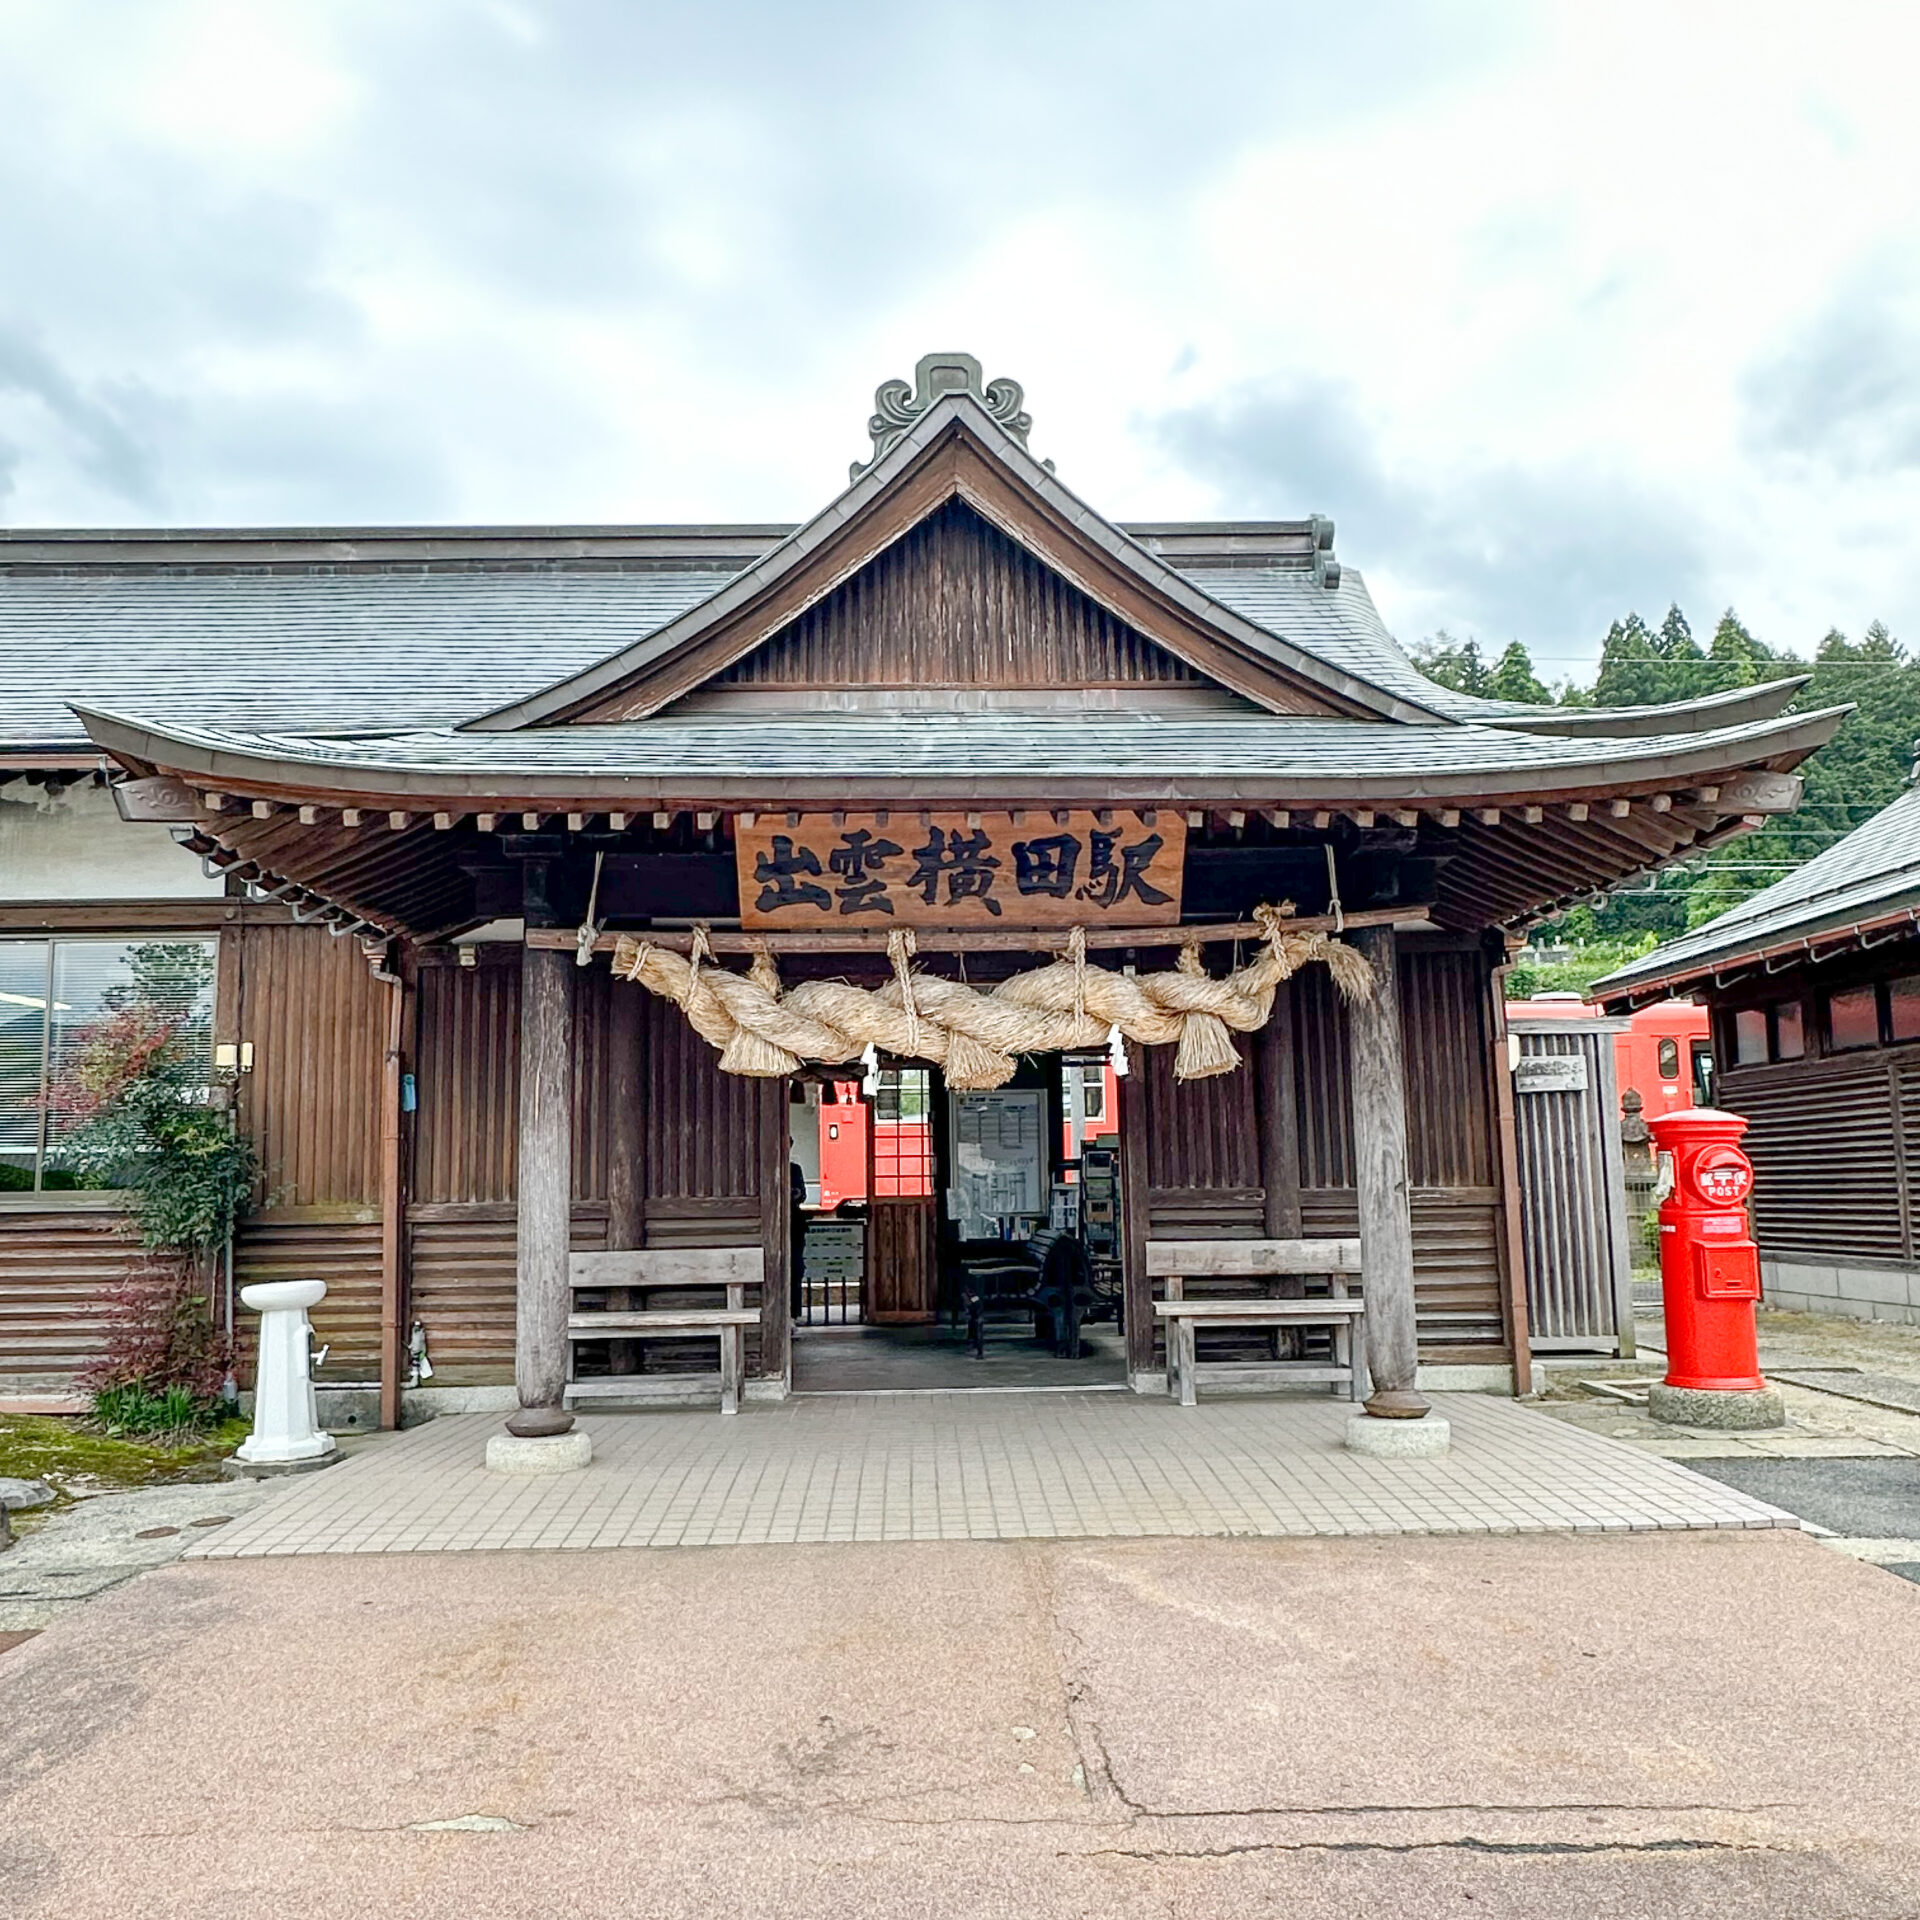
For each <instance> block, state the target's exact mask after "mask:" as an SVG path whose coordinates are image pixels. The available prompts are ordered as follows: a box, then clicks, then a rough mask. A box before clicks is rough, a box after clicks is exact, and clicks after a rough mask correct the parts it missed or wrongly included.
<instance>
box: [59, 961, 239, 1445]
mask: <svg viewBox="0 0 1920 1920" xmlns="http://www.w3.org/2000/svg"><path fill="white" fill-rule="evenodd" d="M132 960H133V979H132V982H131V983H130V984H129V985H127V986H124V987H119V988H115V989H113V990H112V992H111V994H110V995H109V997H108V999H107V1003H106V1009H105V1012H104V1013H103V1015H102V1017H101V1018H100V1019H99V1020H97V1021H96V1022H94V1023H93V1025H91V1026H90V1027H88V1028H86V1029H85V1031H83V1032H82V1033H80V1034H79V1035H77V1036H76V1038H75V1040H74V1041H73V1043H72V1045H71V1046H70V1047H68V1048H67V1049H66V1052H65V1057H64V1059H63V1060H62V1063H61V1070H60V1073H59V1075H58V1076H57V1078H56V1079H55V1081H54V1083H53V1085H52V1086H51V1087H50V1088H49V1090H48V1096H47V1104H48V1109H49V1113H50V1116H51V1118H52V1121H53V1126H54V1131H55V1132H56V1134H57V1136H58V1139H59V1143H60V1152H61V1157H62V1158H63V1159H64V1160H65V1161H67V1162H68V1164H69V1165H71V1166H73V1167H74V1168H75V1169H77V1170H78V1171H79V1172H80V1173H82V1174H83V1175H84V1176H85V1177H86V1178H87V1180H88V1183H89V1184H91V1185H95V1186H105V1187H114V1188H120V1189H123V1190H131V1193H132V1211H133V1216H134V1223H135V1226H136V1228H137V1230H138V1232H139V1236H140V1244H141V1247H142V1248H143V1249H144V1251H145V1254H146V1258H145V1260H143V1261H142V1262H141V1263H140V1265H139V1266H138V1267H136V1268H135V1270H134V1271H133V1272H132V1273H131V1274H130V1275H129V1276H128V1278H127V1279H126V1280H125V1281H124V1282H123V1283H122V1284H121V1285H120V1286H118V1287H115V1288H112V1289H110V1290H109V1292H108V1293H107V1295H106V1300H105V1306H106V1321H107V1341H106V1348H105V1351H104V1352H103V1353H102V1354H101V1356H100V1358H99V1359H98V1360H97V1361H95V1362H94V1363H93V1364H92V1365H91V1366H90V1367H89V1368H88V1369H87V1370H86V1372H85V1374H84V1376H83V1383H84V1384H85V1385H86V1386H87V1387H89V1388H90V1389H91V1390H92V1391H93V1393H94V1395H95V1405H96V1408H97V1409H98V1408H101V1406H102V1399H101V1396H103V1395H105V1396H108V1398H109V1399H111V1400H114V1401H115V1402H116V1403H118V1402H123V1401H125V1400H126V1399H127V1398H128V1396H133V1397H135V1398H138V1397H140V1396H147V1397H160V1396H165V1395H167V1394H169V1393H170V1392H174V1391H176V1390H177V1391H178V1393H179V1394H181V1395H185V1396H191V1398H192V1400H194V1401H196V1402H200V1403H203V1404H206V1405H209V1406H210V1405H211V1403H212V1402H213V1401H214V1399H215V1398H216V1397H217V1396H218V1394H219V1392H220V1387H221V1382H222V1380H223V1378H224V1376H225V1374H226V1371H227V1365H228V1361H229V1353H228V1343H227V1340H226V1338H225V1336H224V1335H222V1334H220V1333H219V1332H218V1331H217V1330H216V1329H215V1327H214V1324H213V1317H212V1314H211V1312H210V1311H209V1307H208V1292H209V1287H208V1282H209V1280H210V1278H211V1274H212V1268H213V1263H214V1261H215V1259H216V1258H217V1257H218V1255H219V1254H220V1252H221V1251H222V1250H223V1249H224V1248H225V1246H226V1245H227V1242H228V1241H229V1239H230V1238H231V1237H232V1234H233V1230H234V1227H235V1225H236V1224H237V1223H238V1221H239V1219H240V1216H241V1215H242V1213H243V1212H244V1211H245V1209H246V1207H247V1204H248V1201H249V1199H250V1198H251V1195H252V1190H253V1180H254V1175H255V1171H256V1167H257V1164H258V1163H257V1161H256V1160H255V1157H254V1153H253V1147H252V1144H251V1142H249V1141H248V1140H247V1139H245V1138H244V1137H243V1136H241V1135H239V1134H237V1133H236V1132H235V1131H234V1128H233V1126H232V1123H231V1121H230V1119H229V1117H228V1115H227V1113H226V1112H225V1111H224V1110H223V1109H222V1108H221V1107H219V1106H217V1105H215V1104H212V1103H211V1102H210V1101H209V1099H208V1091H209V1089H208V1085H207V1082H208V1073H207V1067H206V1052H205V1047H204V1044H203V1043H204V1040H205V1028H204V1025H203V1024H202V1023H201V1022H200V1021H199V1020H197V1019H196V1017H195V1016H194V1014H193V1012H192V1011H191V1009H192V1007H193V1006H194V1005H195V1002H196V994H197V991H198V990H199V989H202V988H203V987H204V986H205V985H206V984H207V981H206V979H205V978H204V977H203V975H202V974H201V972H200V971H199V970H200V969H205V970H206V971H207V972H210V964H209V963H208V962H207V961H206V960H205V958H204V956H201V955H199V954H198V953H197V952H196V951H195V950H193V949H185V950H184V951H183V949H182V948H181V947H180V946H179V945H177V944H176V945H168V944H167V943H161V942H156V943H153V944H151V945H148V946H140V947H135V948H134V949H133V954H132Z"/></svg>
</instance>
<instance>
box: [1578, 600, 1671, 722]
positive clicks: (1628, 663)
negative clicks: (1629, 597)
mask: <svg viewBox="0 0 1920 1920" xmlns="http://www.w3.org/2000/svg"><path fill="white" fill-rule="evenodd" d="M1665 688H1666V673H1665V663H1664V662H1663V661H1662V660H1661V658H1660V655H1659V654H1658V653H1657V652H1656V651H1655V649H1654V644H1653V635H1652V634H1650V633H1649V632H1648V631H1647V623H1646V622H1645V621H1644V620H1642V619H1641V618H1640V616H1639V615H1638V614H1637V613H1630V614H1628V615H1627V617H1626V618H1625V619H1624V620H1616V621H1615V622H1614V623H1613V625H1612V626H1611V627H1609V628H1608V629H1607V637H1606V639H1605V640H1603V641H1602V642H1601V643H1600V672H1599V675H1598V677H1597V678H1596V679H1595V680H1594V683H1593V702H1594V705H1595V706H1598V707H1644V706H1651V705H1654V704H1656V703H1657V702H1659V701H1661V700H1664V699H1666V697H1667V694H1666V691H1665Z"/></svg>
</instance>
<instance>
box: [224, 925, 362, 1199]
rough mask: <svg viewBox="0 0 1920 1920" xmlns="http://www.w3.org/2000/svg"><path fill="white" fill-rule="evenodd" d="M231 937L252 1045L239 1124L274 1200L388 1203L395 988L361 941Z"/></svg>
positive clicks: (252, 932) (240, 1018)
mask: <svg viewBox="0 0 1920 1920" xmlns="http://www.w3.org/2000/svg"><path fill="white" fill-rule="evenodd" d="M227 938H228V940H229V942H230V943H231V947H230V951H229V954H228V955H227V956H226V964H227V965H228V967H229V968H230V969H232V972H233V978H234V981H235V985H236V988H237V996H236V997H237V1001H238V1011H237V1016H236V1017H237V1026H236V1030H235V1034H234V1037H235V1038H236V1039H239V1040H247V1041H251V1042H252V1043H253V1070H252V1071H251V1072H250V1073H247V1074H244V1075H242V1076H241V1080H240V1091H239V1114H240V1124H241V1125H242V1126H243V1127H244V1128H245V1129H246V1130H247V1131H248V1132H249V1133H251V1135H252V1136H253V1140H254V1144H255V1146H256V1148H257V1149H258V1151H259V1154H260V1160H261V1168H262V1173H261V1190H262V1198H263V1201H264V1202H266V1203H270V1204H271V1205H273V1206H276V1207H310V1206H337V1205H342V1204H352V1203H367V1204H371V1203H373V1202H375V1201H377V1200H378V1198H379V1192H380V1107H379V1100H380V1088H381V1081H382V1073H383V1068H384V1056H385V1051H386V1013H387V993H388V989H387V987H386V986H385V985H384V984H383V983H382V982H380V981H378V980H376V979H374V978H373V975H372V973H371V971H370V970H369V968H368V966H367V963H366V961H365V959H364V958H362V956H361V953H360V948H359V943H358V942H357V941H354V940H336V939H334V938H333V937H332V936H331V935H330V934H328V933H327V932H326V931H325V929H324V928H320V927H286V926H273V927H260V926H253V927H247V928H244V929H242V930H240V931H238V932H235V933H232V934H230V935H228V936H227Z"/></svg>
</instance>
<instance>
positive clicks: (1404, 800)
mask: <svg viewBox="0 0 1920 1920" xmlns="http://www.w3.org/2000/svg"><path fill="white" fill-rule="evenodd" d="M74 711H75V712H76V713H77V714H78V715H79V717H80V719H81V722H82V724H83V725H85V727H86V729H87V732H88V734H89V736H90V737H91V738H92V739H93V740H94V741H95V742H97V743H98V745H99V746H101V747H102V748H103V749H105V750H106V751H107V752H109V753H111V754H112V755H113V756H114V757H115V758H116V759H118V760H120V761H122V762H123V763H124V764H127V765H129V766H137V767H140V768H143V769H144V768H154V767H159V768H164V769H166V770H167V771H169V772H173V773H177V774H180V775H182V776H183V777H185V778H186V779H188V780H189V781H192V782H197V783H198V784H200V785H202V786H208V787H217V788H218V789H219V790H221V791H233V792H236V793H253V794H257V795H259V796H261V797H287V796H294V795H299V796H308V797H313V798H322V797H325V798H328V799H333V800H336V801H340V802H344V803H345V804H348V805H353V804H357V803H358V802H360V801H363V800H364V801H369V802H373V803H376V804H379V805H383V806H386V805H391V804H393V803H395V802H397V801H402V800H404V801H407V802H409V803H411V804H412V805H414V806H416V807H418V806H420V805H421V804H422V803H424V802H425V801H427V800H429V799H443V800H446V801H448V802H456V801H464V802H467V803H473V802H477V801H482V800H485V801H491V802H494V803H495V804H496V805H498V806H499V807H501V808H503V809H506V810H511V802H513V801H516V800H520V799H525V800H528V801H540V802H545V803H549V804H552V805H557V804H558V803H560V802H563V801H567V800H583V801H584V800H598V801H599V802H600V803H601V804H602V805H605V804H607V803H609V802H615V803H620V804H623V805H626V806H629V807H632V808H635V809H638V807H639V806H640V805H641V803H642V802H644V801H649V800H659V799H666V798H671V799H674V800H677V801H680V802H682V803H685V804H688V805H707V806H714V807H720V808H726V807H737V806H767V805H769V804H770V802H772V801H773V800H774V799H775V798H776V797H777V799H778V800H779V801H780V802H793V803H798V804H813V803H817V802H825V803H830V804H833V805H847V804H855V803H872V804H876V805H886V804H892V803H896V802H903V801H908V800H918V801H921V802H926V801H933V800H955V801H971V800H980V801H987V802H998V803H1000V804H1022V803H1025V802H1029V801H1032V802H1038V803H1054V804H1064V803H1066V802H1068V801H1070V800H1074V799H1078V798H1080V797H1082V796H1085V797H1088V798H1090V799H1091V798H1097V799H1100V800H1103V801H1113V802H1118V803H1120V804H1123V805H1126V804H1135V803H1137V804H1141V805H1179V804H1183V803H1192V804H1195V805H1229V804H1242V803H1245V804H1257V805H1261V806H1286V805H1287V804H1288V803H1289V802H1293V801H1298V802H1312V803H1313V804H1315V805H1316V806H1327V805H1332V806H1339V805H1341V804H1343V803H1348V802H1351V803H1353V804H1356V805H1365V804H1367V803H1369V802H1377V803H1382V804H1384V803H1390V802H1397V803H1399V804H1401V805H1403V806H1404V805H1418V804H1421V803H1431V804H1442V803H1444V804H1458V805H1463V806H1464V805H1472V804H1483V805H1492V804H1499V803H1501V802H1507V801H1518V800H1526V801H1545V800H1554V801H1558V800H1563V799H1564V800H1570V801H1572V800H1580V799H1582V798H1588V797H1604V796H1606V795H1608V794H1610V793H1615V792H1620V791H1623V790H1624V791H1638V792H1648V791H1653V790H1657V789H1660V788H1663V787H1688V786H1693V787H1698V786H1702V785H1710V784H1713V783H1714V782H1715V781H1716V779H1717V778H1725V777H1726V776H1729V775H1731V774H1734V773H1737V772H1740V771H1743V770H1752V769H1756V768H1766V769H1770V770H1772V771H1776V772H1784V771H1788V770H1790V769H1791V768H1793V767H1794V766H1796V765H1798V764H1799V762H1800V761H1802V760H1804V759H1805V758H1806V757H1807V755H1808V754H1810V753H1812V752H1813V751H1815V750H1816V749H1817V748H1819V747H1821V746H1823V745H1825V743H1826V742H1827V741H1828V740H1830V739H1831V738H1832V737H1833V734H1834V733H1835V731H1836V730H1837V729H1838V727H1839V725H1840V722H1841V721H1842V720H1843V719H1844V718H1845V716H1846V715H1847V713H1849V712H1850V711H1851V709H1850V708H1848V707H1835V708H1831V709H1828V710H1826V711H1823V712H1819V713H1810V714H1801V715H1796V716H1794V717H1793V718H1792V719H1790V720H1786V721H1783V722H1780V723H1778V724H1773V725H1760V726H1754V727H1747V728H1735V729H1725V730H1723V731H1722V732H1720V733H1719V734H1717V735H1702V736H1700V737H1699V738H1698V739H1697V740H1687V741H1686V742H1685V743H1684V744H1681V745H1675V744H1673V743H1671V742H1668V743H1665V744H1664V750H1663V751H1660V752H1657V753H1640V754H1634V753H1624V754H1618V755H1610V756H1608V757H1607V758H1605V759H1600V760H1594V759H1586V758H1583V757H1580V756H1578V755H1577V754H1570V755H1569V757H1568V759H1566V760H1564V761H1545V762H1541V761H1533V762H1529V763H1527V764H1523V765H1520V766H1511V765H1509V766H1500V765H1497V764H1488V765H1484V766H1468V767H1463V768H1458V769H1453V770H1449V771H1446V772H1435V771H1431V770H1429V771H1426V772H1421V771H1417V770H1416V771H1408V770H1405V769H1402V770H1389V771H1386V772H1376V773H1365V772H1337V773H1331V774H1330V773H1325V772H1315V773H1303V772H1299V771H1295V772H1292V773H1288V772H1283V771H1275V772H1273V773H1270V774H1269V773H1262V772H1259V771H1257V770H1250V769H1247V768H1244V767H1243V768H1241V769H1238V770H1236V771H1232V772H1228V773H1218V774H1205V773H1192V772H1188V773H1182V772H1179V771H1176V770H1167V769H1162V768H1159V767H1155V768H1153V769H1152V770H1148V769H1145V768H1141V769H1137V770H1134V771H1132V772H1118V771H1115V770H1114V769H1113V768H1112V767H1111V766H1106V767H1087V768H1083V769H1060V768H1058V767H1056V766H1049V765H1047V764H1043V763H1039V762H1036V763H1035V764H1033V765H1031V766H1026V765H1019V766H1009V765H1004V764H1003V765H1000V766H997V767H992V768H988V769H986V770H978V769H976V770H972V771H966V772H962V771H959V770H957V769H954V770H947V769H931V770H930V769H928V768H926V767H924V766H913V765H907V766H905V767H903V768H901V769H900V770H898V771H893V770H888V771H885V772H881V771H878V770H873V771H867V772H862V771H860V770H858V769H857V768H850V767H842V768H840V769H838V770H815V769H812V768H809V769H807V770H805V771H803V772H787V773H782V774H774V773H768V772H760V771H755V770H752V769H747V770H742V769H740V768H738V767H730V768H726V769H716V770H706V769H703V768H701V767H699V766H697V765H686V766H681V767H675V768H669V769H652V768H648V769H638V770H634V771H631V772H621V771H606V770H602V769H597V768H588V769H570V768H558V769H556V768H542V767H539V766H537V765H534V764H530V763H529V764H524V765H520V766H515V765H512V764H508V765H496V766H488V767H471V766H468V767H462V766H460V765H458V764H453V763H448V764H418V765H403V766H396V765H392V764H382V763H381V762H379V761H377V760H374V759H366V760H355V759H353V758H351V757H350V756H349V755H345V754H342V752H341V751H340V750H339V747H338V746H337V745H332V746H330V749H329V751H328V752H327V753H325V754H324V755H319V754H315V755H311V756H308V755H303V754H301V753H299V752H298V751H289V749H288V743H287V742H284V741H277V742H274V743H273V744H272V746H270V747H269V746H267V745H260V746H254V745H251V744H246V743H241V742H236V741H232V740H225V739H220V738H218V737H217V736H210V737H207V738H198V739H196V738H195V737H193V735H192V734H191V733H187V732H179V731H174V730H171V729H169V728H166V727H163V726H159V725H157V724H153V723H147V722H142V721H140V720H138V719H134V718H130V717H127V716H122V715H115V714H109V713H104V712H100V711H96V710H90V709H85V708H78V707H76V708H75V709H74ZM1273 724H1275V725H1285V724H1289V723H1286V722H1278V721H1276V722H1274V723H1273ZM1290 724H1295V725H1314V724H1317V723H1313V722H1293V723H1290ZM576 731H577V732H586V731H589V730H587V729H580V730H576ZM1448 731H1451V729H1449V730H1448ZM451 738H453V739H455V740H457V739H458V736H451ZM1277 747H1278V743H1276V748H1277ZM1276 757H1278V755H1276Z"/></svg>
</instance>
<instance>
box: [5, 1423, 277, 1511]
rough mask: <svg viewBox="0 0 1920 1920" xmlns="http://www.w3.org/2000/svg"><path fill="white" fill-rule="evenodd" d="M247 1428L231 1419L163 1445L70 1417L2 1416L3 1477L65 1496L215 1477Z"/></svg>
mask: <svg viewBox="0 0 1920 1920" xmlns="http://www.w3.org/2000/svg"><path fill="white" fill-rule="evenodd" d="M249 1431H250V1429H249V1427H248V1424H247V1422H246V1421H244V1420H227V1421H223V1422H222V1423H221V1424H220V1425H219V1426H217V1427H215V1428H213V1429H211V1430H210V1431H209V1432H208V1433H206V1434H203V1435H199V1436H197V1437H196V1438H195V1439H193V1440H192V1441H190V1442H189V1443H187V1444H186V1445H184V1446H164V1445H156V1444H154V1443H153V1442H152V1441H149V1440H141V1439H137V1438H134V1437H132V1436H127V1435H116V1434H110V1433H103V1432H101V1430H100V1429H99V1428H98V1427H96V1426H94V1425H93V1424H92V1422H91V1421H88V1420H83V1419H76V1418H74V1417H72V1416H70V1415H69V1416H54V1415H47V1414H24V1413H23V1414H0V1478H14V1479H21V1480H44V1481H46V1482H47V1484H48V1485H49V1486H51V1487H53V1488H54V1489H55V1490H56V1491H57V1492H59V1493H62V1494H86V1493H112V1492H117V1491H119V1490H121V1489H124V1488H131V1487H156V1486H164V1485H167V1484H169V1483H173V1482H185V1481H194V1480H217V1479H219V1477H220V1462H221V1461H222V1460H223V1459H225V1458H226V1456H227V1455H228V1454H230V1453H231V1452H232V1451H233V1450H234V1448H235V1447H237V1446H238V1445H239V1444H240V1442H241V1441H242V1440H244V1439H245V1438H246V1437H247V1434H248V1432H249ZM20 1517H21V1518H22V1519H24V1518H25V1515H21V1516H20Z"/></svg>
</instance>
